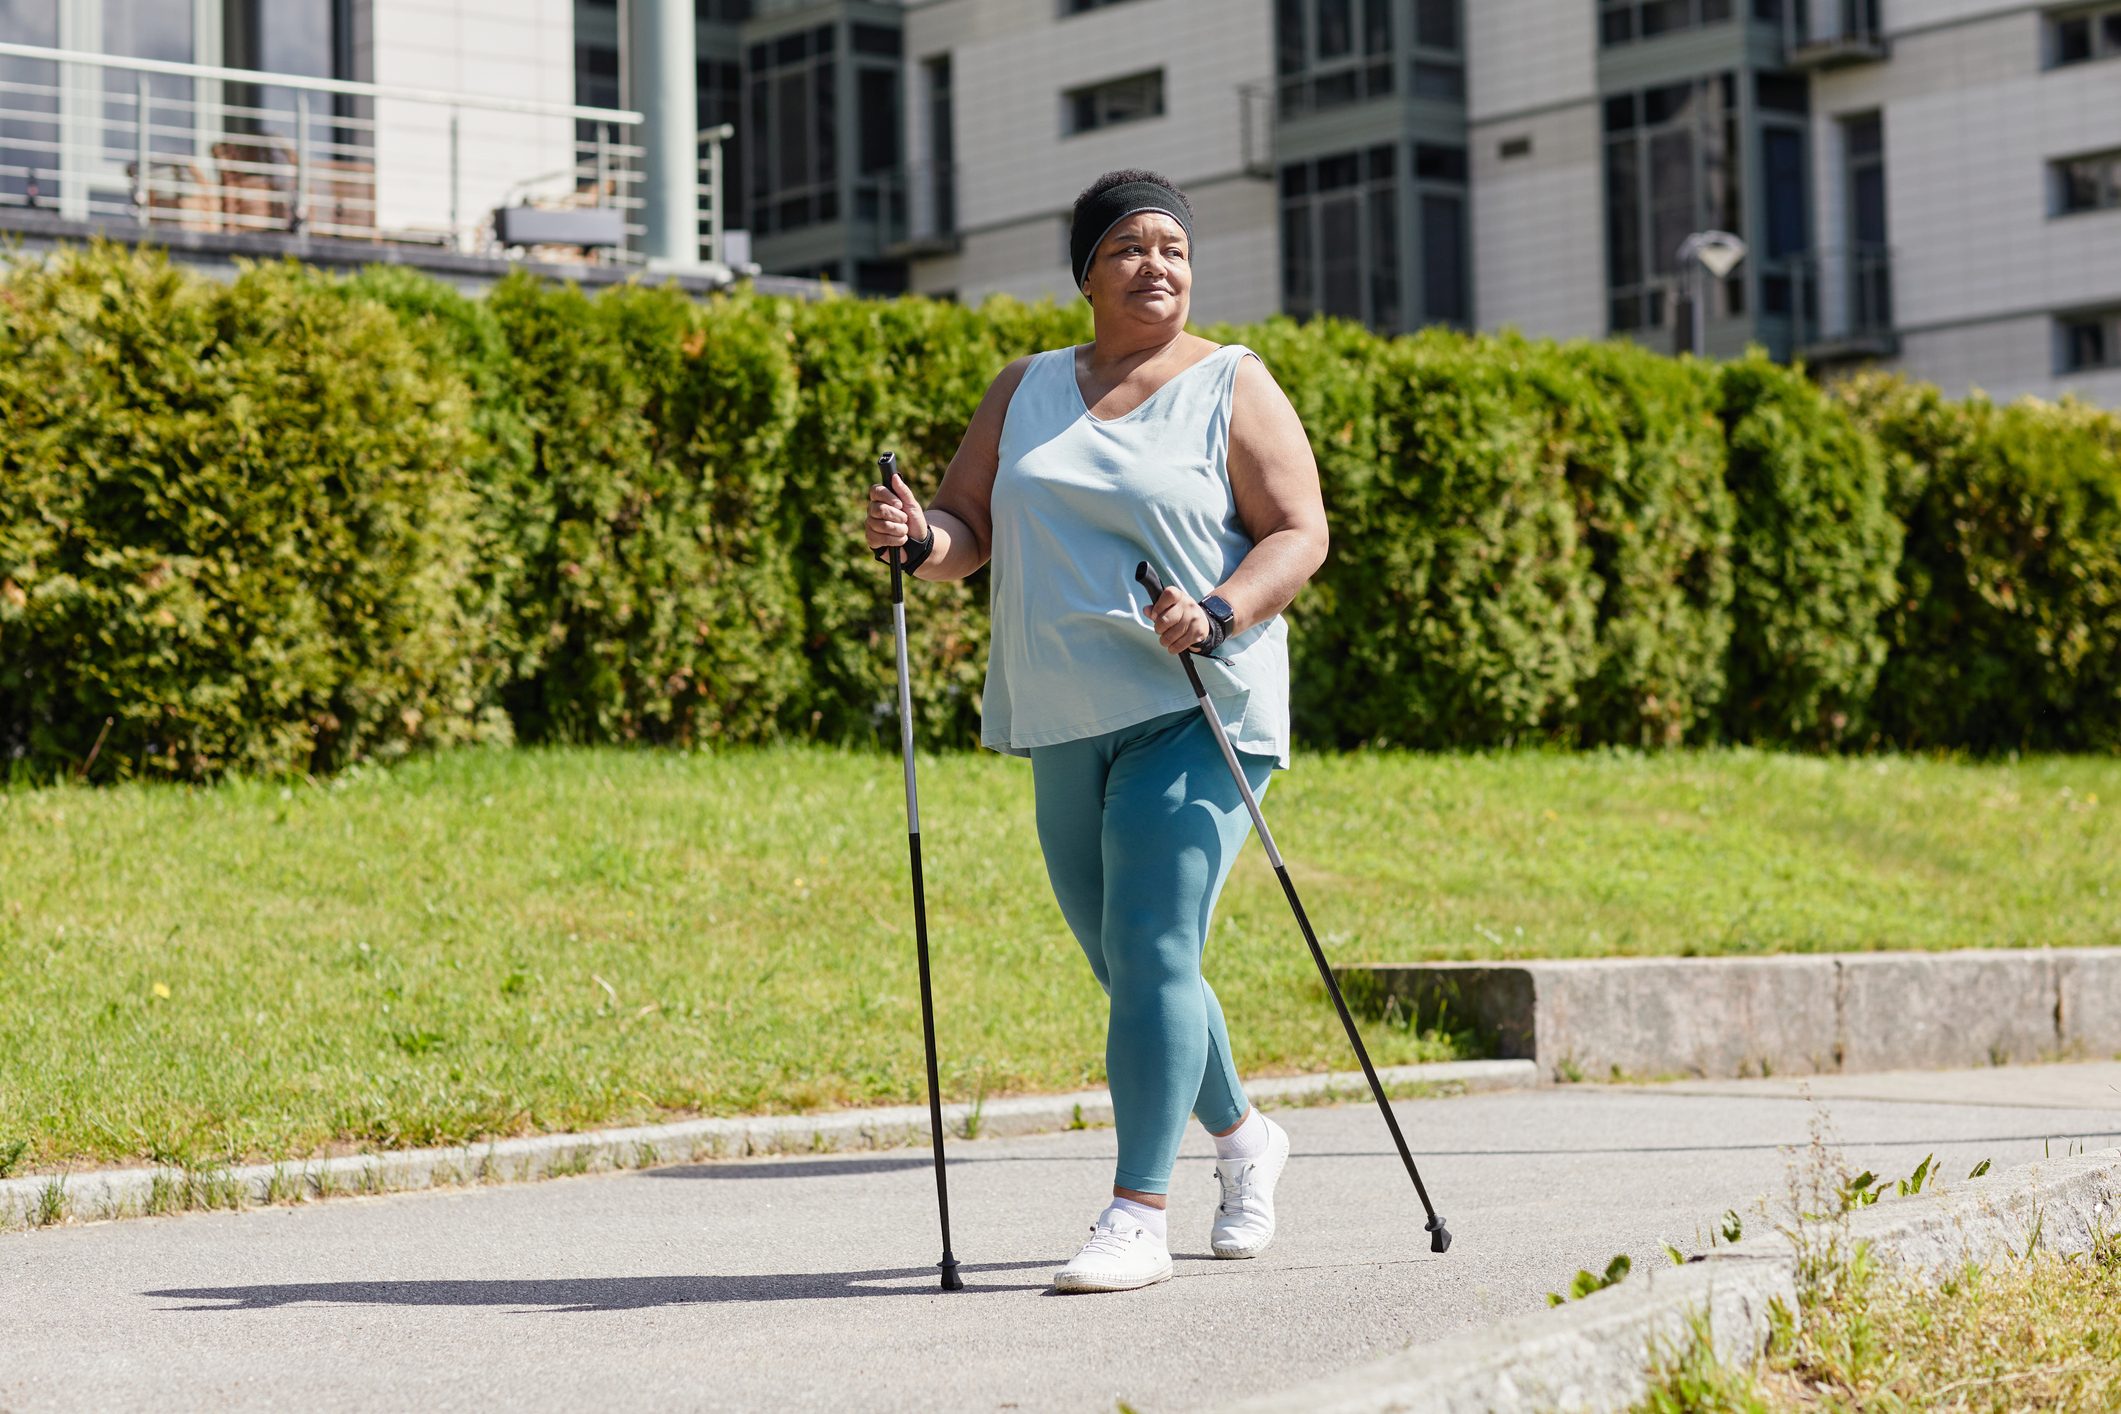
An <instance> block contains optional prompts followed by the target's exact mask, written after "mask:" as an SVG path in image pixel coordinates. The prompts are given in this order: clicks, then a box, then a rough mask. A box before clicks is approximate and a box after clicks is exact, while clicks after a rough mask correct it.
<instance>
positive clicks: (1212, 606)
mask: <svg viewBox="0 0 2121 1414" xmlns="http://www.w3.org/2000/svg"><path fill="white" fill-rule="evenodd" d="M1200 606H1201V608H1203V609H1205V610H1207V612H1208V617H1209V618H1211V619H1216V620H1219V621H1220V622H1222V623H1223V624H1228V623H1229V622H1230V620H1232V619H1234V618H1236V617H1237V611H1236V610H1235V609H1232V608H1231V607H1230V601H1229V600H1227V599H1225V598H1223V597H1222V595H1220V594H1210V595H1209V596H1208V597H1207V598H1205V599H1203V600H1201V601H1200Z"/></svg>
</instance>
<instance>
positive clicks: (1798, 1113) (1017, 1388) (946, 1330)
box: [0, 1063, 2121, 1412]
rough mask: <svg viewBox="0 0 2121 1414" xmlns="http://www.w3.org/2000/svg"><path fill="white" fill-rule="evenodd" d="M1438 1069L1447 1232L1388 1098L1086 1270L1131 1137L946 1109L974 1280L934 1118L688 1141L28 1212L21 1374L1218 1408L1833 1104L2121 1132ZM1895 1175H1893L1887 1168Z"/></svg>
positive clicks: (1683, 1203) (1637, 1253)
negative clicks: (782, 1151) (1433, 1212)
mask: <svg viewBox="0 0 2121 1414" xmlns="http://www.w3.org/2000/svg"><path fill="white" fill-rule="evenodd" d="M1806 1088H1807V1087H1806V1084H1805V1083H1804V1082H1798V1081H1790V1080H1781V1079H1776V1080H1768V1081H1746V1082H1723V1083H1716V1084H1702V1085H1694V1086H1663V1087H1643V1088H1630V1087H1605V1086H1567V1087H1560V1088H1553V1089H1545V1090H1538V1091H1528V1092H1521V1093H1515V1094H1497V1095H1487V1096H1473V1097H1468V1098H1463V1099H1455V1100H1430V1101H1408V1102H1403V1103H1401V1104H1400V1105H1399V1107H1398V1109H1399V1114H1400V1118H1401V1123H1402V1124H1403V1125H1404V1127H1405V1129H1406V1131H1407V1134H1408V1137H1409V1140H1410V1142H1412V1143H1413V1144H1414V1145H1415V1146H1416V1148H1417V1150H1418V1155H1419V1157H1420V1159H1421V1163H1422V1173H1423V1177H1424V1179H1425V1180H1426V1181H1427V1182H1428V1185H1429V1189H1430V1191H1431V1193H1433V1194H1434V1195H1435V1196H1436V1198H1437V1200H1438V1203H1439V1205H1440V1206H1441V1207H1442V1209H1443V1211H1444V1213H1445V1214H1446V1216H1447V1217H1448V1219H1449V1221H1450V1226H1451V1231H1452V1233H1453V1234H1454V1236H1455V1238H1456V1241H1455V1243H1454V1245H1453V1246H1452V1249H1451V1251H1450V1252H1449V1254H1447V1255H1445V1256H1441V1257H1438V1256H1432V1255H1431V1254H1430V1253H1429V1251H1428V1244H1427V1239H1426V1235H1425V1234H1424V1233H1423V1231H1422V1215H1421V1211H1420V1208H1419V1206H1418V1205H1417V1204H1416V1202H1415V1199H1414V1196H1413V1193H1412V1190H1411V1188H1410V1187H1409V1185H1408V1183H1407V1181H1406V1176H1405V1173H1404V1171H1403V1170H1402V1169H1401V1168H1400V1165H1399V1161H1398V1158H1397V1156H1396V1155H1395V1154H1394V1153H1393V1151H1392V1149H1391V1147H1390V1141H1389V1139H1388V1138H1387V1136H1386V1134H1385V1132H1384V1128H1383V1125H1382V1123H1381V1122H1380V1121H1379V1119H1378V1116H1377V1114H1376V1112H1375V1110H1374V1109H1372V1108H1370V1107H1368V1106H1357V1105H1344V1106H1339V1107H1335V1108H1318V1109H1294V1110H1285V1111H1279V1112H1277V1118H1278V1119H1279V1120H1280V1121H1281V1122H1282V1123H1283V1124H1284V1125H1286V1126H1287V1128H1288V1130H1289V1132H1290V1134H1291V1136H1292V1138H1293V1139H1294V1143H1295V1155H1294V1157H1293V1159H1292V1160H1291V1163H1290V1166H1289V1169H1288V1171H1287V1174H1286V1176H1285V1177H1284V1179H1283V1183H1282V1191H1281V1232H1280V1235H1279V1237H1278V1238H1277V1240H1276V1242H1275V1244H1274V1246H1273V1248H1272V1249H1271V1250H1270V1251H1269V1252H1268V1253H1267V1254H1266V1255H1265V1256H1263V1257H1261V1258H1258V1259H1256V1260H1253V1261H1249V1262H1222V1261H1216V1260H1214V1259H1213V1258H1212V1257H1210V1256H1209V1255H1208V1242H1207V1229H1208V1222H1209V1218H1210V1214H1211V1211H1212V1206H1213V1201H1214V1193H1215V1183H1214V1178H1213V1176H1212V1170H1211V1166H1210V1157H1209V1155H1210V1152H1211V1151H1210V1148H1209V1146H1208V1144H1207V1143H1206V1141H1205V1139H1204V1137H1202V1136H1200V1135H1198V1134H1195V1135H1194V1136H1193V1137H1192V1139H1190V1140H1189V1142H1188V1145H1187V1149H1186V1153H1185V1155H1184V1157H1182V1158H1181V1159H1180V1161H1179V1171H1178V1174H1177V1176H1176V1179H1175V1181H1174V1183H1173V1189H1174V1194H1173V1201H1172V1208H1171V1211H1172V1238H1173V1240H1172V1251H1173V1255H1174V1256H1175V1257H1176V1259H1177V1271H1176V1276H1175V1278H1174V1279H1173V1280H1172V1281H1170V1282H1168V1283H1165V1284H1163V1285H1161V1286H1158V1287H1154V1288H1150V1289H1148V1290H1145V1291H1140V1292H1130V1293H1122V1294H1115V1295H1097V1296H1056V1295H1053V1294H1051V1293H1050V1292H1049V1291H1048V1289H1047V1279H1048V1276H1049V1275H1050V1273H1051V1272H1052V1270H1053V1269H1054V1268H1055V1267H1056V1266H1058V1265H1059V1264H1060V1263H1062V1262H1063V1261H1065V1260H1066V1259H1067V1258H1068V1257H1069V1256H1070V1255H1071V1254H1072V1253H1073V1251H1074V1250H1075V1247H1076V1246H1077V1245H1078V1244H1079V1243H1080V1241H1081V1240H1082V1237H1083V1236H1085V1235H1087V1231H1088V1228H1089V1224H1090V1222H1091V1220H1092V1218H1093V1217H1094V1216H1095V1214H1096V1211H1097V1209H1098V1207H1099V1206H1100V1204H1101V1200H1100V1194H1101V1193H1103V1192H1104V1191H1105V1186H1106V1185H1107V1184H1108V1183H1109V1181H1110V1170H1111V1164H1112V1155H1113V1136H1112V1134H1111V1132H1110V1131H1109V1130H1089V1131H1083V1132H1076V1133H1069V1134H1058V1135H1051V1136H1044V1137H1037V1138H1025V1139H1007V1140H987V1141H981V1142H977V1143H960V1144H957V1145H955V1146H953V1149H952V1154H951V1164H950V1193H951V1199H952V1203H953V1213H952V1217H953V1221H954V1229H955V1235H956V1239H957V1255H958V1257H959V1259H960V1260H961V1261H962V1262H963V1264H964V1266H963V1269H962V1270H963V1273H964V1276H965V1279H966V1288H967V1289H966V1290H965V1291H963V1292H962V1293H957V1294H952V1295H943V1294H941V1293H939V1292H938V1291H937V1290H936V1280H935V1270H934V1267H933V1266H932V1263H933V1262H934V1261H935V1259H936V1257H937V1255H938V1253H939V1246H938V1242H937V1237H936V1227H935V1206H934V1196H935V1190H934V1183H933V1176H932V1173H931V1172H930V1170H929V1168H928V1166H927V1160H926V1157H925V1152H920V1153H912V1152H895V1153H890V1154H881V1155H865V1156H820V1157H816V1158H805V1159H776V1160H750V1161H733V1162H724V1163H715V1164H698V1165H685V1166H674V1167H669V1168H662V1169H656V1170H650V1171H647V1172H642V1173H628V1174H607V1175H596V1176H589V1177H582V1178H574V1179H563V1180H556V1181H550V1182H544V1183H537V1184H528V1185H521V1186H501V1187H492V1188H483V1189H463V1190H455V1191H442V1192H430V1193H419V1194H407V1195H400V1196H393V1197H383V1198H366V1199H335V1200H332V1201H330V1202H325V1203H315V1204H309V1205H306V1206H300V1207H293V1208H280V1209H260V1210H252V1211H247V1212H240V1213H216V1214H192V1215H185V1216H180V1217H172V1218H159V1219H143V1220H132V1221H125V1222H109V1223H97V1224H89V1225H82V1226H66V1227H61V1228H56V1229H48V1230H44V1231H38V1232H29V1233H16V1234H8V1235H0V1411H18V1412H19V1411H29V1410H48V1409H49V1410H75V1409H97V1410H103V1409H136V1408H137V1409H146V1408H154V1409H157V1410H169V1409H208V1408H211V1409H251V1408H256V1409H266V1408H286V1407H290V1406H296V1405H299V1406H301V1407H303V1408H305V1409H312V1410H334V1409H375V1408H386V1407H389V1408H408V1407H419V1408H425V1409H474V1408H476V1409H480V1410H482V1411H483V1410H489V1409H492V1408H495V1407H501V1408H523V1409H567V1410H581V1409H585V1408H599V1407H607V1406H611V1405H617V1404H626V1405H654V1406H660V1407H670V1408H678V1409H755V1408H761V1407H783V1408H805V1409H807V1408H832V1409H850V1408H851V1409H865V1410H866V1409H886V1410H897V1409H906V1410H914V1409H920V1410H929V1409H966V1410H1009V1409H1015V1410H1085V1411H1089V1410H1110V1409H1112V1408H1113V1407H1114V1405H1115V1402H1116V1401H1121V1400H1124V1401H1125V1402H1127V1403H1128V1404H1130V1405H1132V1406H1133V1407H1135V1408H1137V1409H1140V1410H1144V1411H1154V1410H1188V1409H1200V1408H1211V1407H1214V1406H1216V1405H1218V1404H1220V1403H1223V1402H1227V1401H1229V1400H1231V1399H1234V1398H1237V1397H1243V1396H1249V1395H1252V1394H1257V1393H1264V1392H1268V1391H1271V1390H1275V1389H1280V1388H1284V1387H1288V1386H1293V1385H1296V1384H1298V1383H1300V1382H1301V1381H1303V1380H1305V1379H1307V1378H1311V1377H1315V1376H1318V1375H1322V1374H1326V1373H1329V1372H1331V1371H1334V1370H1336V1369H1338V1368H1340V1367H1342V1366H1344V1365H1346V1364H1347V1363H1348V1362H1350V1361H1353V1360H1357V1359H1359V1358H1363V1357H1367V1356H1371V1355H1375V1354H1379V1353H1382V1352H1384V1351H1387V1350H1390V1349H1395V1348H1400V1347H1404V1346H1407V1345H1409V1344H1419V1343H1423V1342H1428V1341H1437V1340H1447V1339H1449V1338H1450V1337H1451V1336H1452V1335H1453V1333H1456V1332H1463V1331H1465V1330H1467V1329H1469V1328H1473V1327H1477V1326H1481V1325H1485V1324H1487V1323H1489V1322H1491V1321H1494V1320H1496V1319H1498V1318H1501V1317H1504V1316H1509V1315H1515V1314H1518V1313H1521V1312H1525V1311H1529V1310H1536V1309H1539V1308H1540V1307H1542V1306H1543V1305H1544V1304H1545V1299H1546V1293H1547V1292H1549V1291H1555V1290H1561V1289H1563V1288H1564V1287H1565V1286H1566V1285H1567V1283H1568V1281H1569V1280H1570V1278H1571V1276H1572V1275H1573V1273H1574V1272H1575V1271H1576V1270H1577V1269H1578V1268H1580V1267H1592V1268H1601V1269H1602V1268H1603V1267H1604V1266H1605V1264H1606V1262H1607V1261H1608V1260H1609V1259H1610V1258H1611V1257H1612V1256H1613V1255H1614V1254H1615V1253H1619V1252H1626V1253H1628V1254H1629V1255H1630V1256H1631V1257H1632V1258H1633V1259H1634V1260H1635V1261H1636V1262H1637V1263H1638V1264H1639V1263H1644V1262H1660V1261H1664V1260H1666V1259H1665V1257H1664V1255H1663V1247H1664V1244H1666V1243H1671V1244H1674V1245H1676V1246H1679V1247H1681V1248H1686V1249H1696V1248H1699V1247H1702V1246H1704V1245H1706V1244H1707V1243H1708V1242H1709V1240H1710V1237H1711V1234H1712V1233H1714V1232H1715V1231H1716V1229H1717V1228H1718V1227H1719V1226H1720V1225H1721V1223H1722V1222H1723V1221H1724V1218H1723V1215H1724V1214H1725V1213H1726V1211H1727V1210H1737V1211H1738V1213H1739V1214H1740V1217H1741V1220H1742V1221H1743V1223H1744V1227H1745V1231H1746V1233H1747V1235H1754V1234H1757V1233H1759V1232H1761V1231H1765V1230H1767V1229H1768V1228H1769V1227H1771V1226H1772V1225H1773V1223H1774V1222H1775V1221H1776V1219H1777V1217H1778V1216H1779V1215H1780V1214H1781V1213H1782V1212H1783V1211H1785V1209H1786V1201H1787V1200H1786V1195H1787V1193H1788V1190H1789V1184H1790V1180H1791V1176H1792V1174H1793V1173H1800V1172H1801V1170H1802V1168H1803V1166H1804V1164H1805V1163H1806V1162H1807V1161H1806V1159H1805V1157H1804V1151H1805V1146H1806V1145H1807V1143H1808V1139H1809V1135H1810V1133H1811V1131H1812V1129H1813V1127H1814V1126H1815V1125H1816V1124H1821V1123H1824V1124H1827V1125H1830V1126H1831V1129H1832V1131H1833V1133H1834V1135H1835V1136H1837V1138H1838V1141H1839V1145H1840V1149H1839V1152H1840V1153H1841V1154H1842V1157H1843V1158H1844V1159H1845V1161H1846V1162H1847V1163H1848V1164H1850V1165H1851V1166H1852V1167H1853V1168H1857V1169H1860V1168H1871V1169H1874V1170H1876V1171H1877V1172H1879V1173H1881V1174H1883V1175H1886V1176H1887V1177H1896V1176H1899V1175H1902V1174H1905V1173H1907V1172H1908V1171H1909V1170H1911V1169H1912V1168H1913V1167H1914V1166H1915V1165H1916V1164H1917V1163H1918V1162H1919V1161H1920V1160H1921V1159H1922V1157H1923V1156H1924V1155H1925V1154H1927V1153H1930V1152H1932V1151H1934V1152H1935V1153H1936V1154H1937V1156H1938V1164H1937V1168H1938V1171H1939V1172H1940V1173H1941V1174H1942V1175H1943V1176H1944V1178H1945V1179H1946V1180H1947V1181H1952V1182H1958V1181H1963V1180H1964V1176H1965V1175H1966V1173H1967V1171H1968V1170H1969V1169H1970V1168H1971V1167H1972V1166H1973V1165H1974V1164H1975V1163H1977V1162H1979V1161H1980V1160H1982V1159H1989V1160H1991V1161H1993V1163H1994V1164H1995V1165H1996V1167H1998V1168H2001V1167H2004V1166H2006V1165H2010V1164H2015V1163H2019V1162H2023V1161H2025V1160H2028V1159H2034V1158H2038V1157H2040V1156H2041V1155H2042V1154H2043V1153H2057V1154H2060V1153H2065V1152H2069V1151H2070V1150H2072V1149H2073V1148H2076V1149H2091V1148H2101V1147H2110V1146H2112V1145H2114V1144H2115V1143H2117V1142H2121V1064H2112V1063H2105V1064H2086V1065H2066V1066H2045V1067H2040V1066H2036V1067H2024V1068H2016V1069H2010V1070H1986V1071H1968V1072H1951V1073H1941V1074H1927V1075H1895V1076H1884V1077H1834V1078H1823V1079H1821V1080H1818V1081H1816V1082H1811V1083H1810V1085H1809V1090H1810V1092H1811V1093H1809V1094H1807V1093H1805V1092H1806ZM1885 1201H1887V1202H1891V1201H1894V1200H1893V1199H1891V1198H1888V1199H1886V1200H1885Z"/></svg>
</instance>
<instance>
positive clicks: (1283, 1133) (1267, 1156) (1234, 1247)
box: [1208, 1115, 1289, 1257]
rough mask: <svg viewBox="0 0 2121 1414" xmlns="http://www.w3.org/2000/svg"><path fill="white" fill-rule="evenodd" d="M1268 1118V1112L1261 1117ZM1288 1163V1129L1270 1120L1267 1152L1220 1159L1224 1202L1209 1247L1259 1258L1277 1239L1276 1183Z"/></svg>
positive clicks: (1217, 1252) (1218, 1209)
mask: <svg viewBox="0 0 2121 1414" xmlns="http://www.w3.org/2000/svg"><path fill="white" fill-rule="evenodd" d="M1260 1118H1261V1119H1266V1116H1265V1115H1261V1116H1260ZM1288 1162H1289V1131H1287V1130H1286V1129H1283V1128H1282V1127H1281V1126H1280V1125H1278V1124H1276V1123H1275V1122H1274V1121H1273V1120H1271V1119H1268V1120H1267V1152H1266V1153H1264V1154H1262V1155H1261V1156H1260V1157H1258V1158H1256V1159H1218V1160H1217V1161H1216V1164H1215V1181H1216V1182H1217V1183H1218V1184H1220V1185H1222V1190H1223V1196H1222V1201H1221V1202H1220V1203H1217V1204H1216V1205H1215V1226H1214V1228H1213V1229H1211V1230H1210V1231H1209V1233H1208V1246H1209V1247H1210V1248H1212V1249H1213V1250H1214V1252H1215V1255H1216V1256H1218V1257H1257V1256H1258V1255H1259V1254H1260V1253H1262V1252H1264V1251H1266V1250H1267V1244H1268V1243H1270V1242H1272V1241H1273V1240H1274V1183H1275V1180H1277V1179H1279V1178H1280V1177H1281V1171H1282V1169H1283V1168H1284V1167H1285V1166H1286V1165H1287V1164H1288Z"/></svg>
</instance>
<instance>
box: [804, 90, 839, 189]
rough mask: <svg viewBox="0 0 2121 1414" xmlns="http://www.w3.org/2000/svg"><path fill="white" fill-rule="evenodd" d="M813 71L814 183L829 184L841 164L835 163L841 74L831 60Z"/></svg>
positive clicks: (837, 142)
mask: <svg viewBox="0 0 2121 1414" xmlns="http://www.w3.org/2000/svg"><path fill="white" fill-rule="evenodd" d="M810 72H811V74H812V76H813V84H814V87H815V90H816V94H817V96H816V98H814V99H813V100H812V101H813V102H814V103H815V104H816V105H817V157H816V159H815V160H814V162H813V163H812V171H813V172H814V173H815V174H816V175H815V176H813V177H812V178H811V180H813V181H818V182H829V181H831V180H832V178H833V174H834V173H835V172H836V171H837V170H838V165H839V164H838V162H837V161H836V160H835V159H836V157H837V155H838V152H839V106H838V103H837V102H836V99H835V89H836V86H837V84H838V82H839V71H838V70H837V69H835V68H833V66H832V63H831V61H829V60H828V61H826V62H825V63H822V64H817V65H814V66H813V67H812V68H811V70H810Z"/></svg>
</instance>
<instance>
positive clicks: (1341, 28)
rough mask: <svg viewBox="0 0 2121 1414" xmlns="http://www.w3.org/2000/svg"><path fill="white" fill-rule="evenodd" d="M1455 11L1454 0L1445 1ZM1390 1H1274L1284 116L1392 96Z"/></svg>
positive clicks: (1275, 61) (1276, 56)
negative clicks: (1381, 96) (1453, 7)
mask: <svg viewBox="0 0 2121 1414" xmlns="http://www.w3.org/2000/svg"><path fill="white" fill-rule="evenodd" d="M1447 3H1448V4H1449V5H1451V6H1455V4H1456V0H1447ZM1392 14H1393V5H1392V0H1275V6H1274V68H1275V72H1276V73H1277V74H1278V75H1279V76H1280V79H1281V83H1280V89H1279V103H1280V109H1281V113H1282V115H1283V116H1285V117H1286V116H1296V115H1300V114H1304V113H1311V112H1316V111H1318V110H1320V109H1326V108H1338V107H1341V106H1342V105H1344V104H1349V103H1358V102H1361V101H1362V100H1363V99H1366V98H1375V97H1377V96H1379V95H1381V94H1386V93H1390V92H1391V91H1392V44H1393V34H1392Z"/></svg>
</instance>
